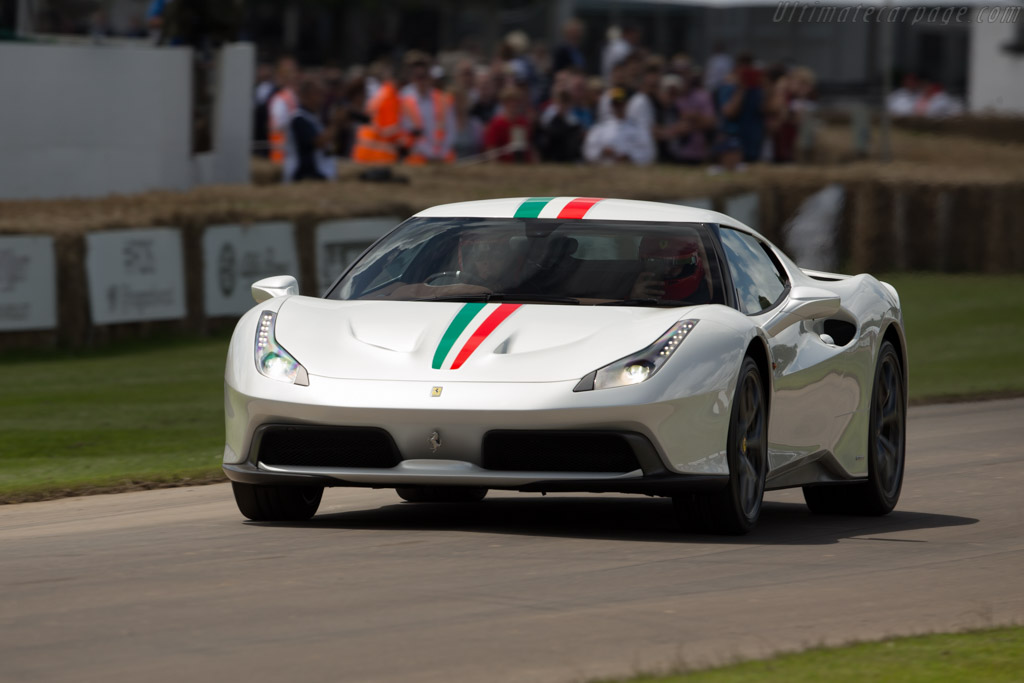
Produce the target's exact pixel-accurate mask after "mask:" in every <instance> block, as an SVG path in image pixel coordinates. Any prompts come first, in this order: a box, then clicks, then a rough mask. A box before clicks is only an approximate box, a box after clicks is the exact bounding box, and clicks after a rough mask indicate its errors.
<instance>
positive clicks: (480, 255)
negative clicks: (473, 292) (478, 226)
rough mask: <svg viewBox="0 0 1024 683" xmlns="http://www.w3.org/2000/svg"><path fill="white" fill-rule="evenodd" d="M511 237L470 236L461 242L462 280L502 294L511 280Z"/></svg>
mask: <svg viewBox="0 0 1024 683" xmlns="http://www.w3.org/2000/svg"><path fill="white" fill-rule="evenodd" d="M510 266H511V263H510V260H509V249H508V235H502V234H498V235H495V234H488V233H482V232H471V233H467V234H464V235H462V237H461V238H460V239H459V271H460V276H459V279H460V280H461V281H462V282H464V283H466V284H472V285H481V286H483V287H487V288H488V289H491V290H492V291H500V290H501V289H502V287H503V286H504V282H505V280H507V279H508V270H509V268H510Z"/></svg>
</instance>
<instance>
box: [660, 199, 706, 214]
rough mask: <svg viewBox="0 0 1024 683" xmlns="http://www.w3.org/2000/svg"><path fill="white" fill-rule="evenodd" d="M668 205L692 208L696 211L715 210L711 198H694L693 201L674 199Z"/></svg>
mask: <svg viewBox="0 0 1024 683" xmlns="http://www.w3.org/2000/svg"><path fill="white" fill-rule="evenodd" d="M666 203H667V204H679V205H680V206H692V207H693V208H695V209H707V210H708V211H712V210H714V208H715V205H714V203H713V202H712V201H711V198H710V197H693V198H691V199H674V200H672V201H669V202H666Z"/></svg>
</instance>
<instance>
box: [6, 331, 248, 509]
mask: <svg viewBox="0 0 1024 683" xmlns="http://www.w3.org/2000/svg"><path fill="white" fill-rule="evenodd" d="M227 342H228V339H227V337H218V338H216V339H205V340H175V341H161V342H135V343H132V344H130V345H118V346H115V347H113V348H109V349H104V350H102V351H92V352H85V353H80V354H59V355H56V356H54V355H53V354H45V355H44V354H42V353H39V352H35V353H22V354H19V355H17V356H15V357H14V358H13V359H8V360H6V361H5V362H3V363H2V364H0V372H3V373H4V375H5V380H4V382H2V383H0V433H2V434H3V435H4V438H3V441H2V443H0V501H6V502H16V501H22V500H36V499H40V498H47V497H56V496H60V495H69V494H75V493H84V492H97V491H117V490H124V489H130V488H152V487H154V486H160V485H168V484H171V483H177V484H180V483H185V482H191V481H210V480H212V479H218V478H220V474H219V472H220V469H219V463H220V455H221V451H222V449H223V434H224V417H223V413H224V408H223V398H222V397H223V389H222V387H223V381H222V379H221V378H222V377H223V376H224V357H225V354H226V353H227Z"/></svg>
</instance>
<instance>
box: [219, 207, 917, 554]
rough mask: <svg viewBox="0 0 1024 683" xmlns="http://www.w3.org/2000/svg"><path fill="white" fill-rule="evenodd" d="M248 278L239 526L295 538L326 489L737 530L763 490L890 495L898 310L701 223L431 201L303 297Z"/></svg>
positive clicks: (872, 506)
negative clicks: (651, 515)
mask: <svg viewBox="0 0 1024 683" xmlns="http://www.w3.org/2000/svg"><path fill="white" fill-rule="evenodd" d="M297 292H298V288H297V286H296V283H295V280H294V278H291V277H288V276H280V277H275V278H268V279H265V280H261V281H260V282H257V283H256V284H254V285H253V296H254V297H255V299H256V301H257V302H258V305H257V306H256V307H255V308H253V309H252V310H251V311H249V312H248V313H246V314H245V315H244V316H242V318H241V320H240V321H239V322H238V326H237V327H236V328H235V332H234V336H233V337H232V340H231V346H230V350H229V352H228V358H227V370H226V373H225V385H226V386H225V393H226V398H225V412H226V422H227V445H226V446H225V448H224V470H225V471H226V472H227V475H228V477H229V478H230V479H231V480H232V485H233V489H234V495H235V500H236V502H237V503H238V507H239V509H240V510H241V512H242V514H243V515H245V516H246V517H248V518H250V519H254V520H301V519H308V518H309V517H311V516H312V515H313V514H315V513H316V510H317V507H318V506H319V504H320V499H321V496H322V494H323V489H324V487H325V486H369V487H376V488H395V489H397V491H398V495H400V496H401V497H402V498H404V499H405V500H407V501H411V502H456V501H459V502H473V501H479V500H481V499H483V497H484V496H485V495H486V493H487V490H488V489H506V490H516V491H534V492H547V491H590V492H619V493H639V494H647V495H655V496H670V497H672V499H673V500H674V503H675V510H676V511H677V514H678V517H679V520H680V522H681V523H682V524H683V525H684V526H685V527H687V528H690V529H694V530H700V531H711V532H717V533H734V534H735V533H745V532H747V531H749V530H750V529H751V528H752V527H753V525H754V524H755V523H756V521H757V519H758V516H759V514H760V511H761V502H762V497H763V494H764V491H765V490H766V489H778V488H786V487H794V486H802V487H803V491H804V497H805V499H806V501H807V504H808V505H809V506H810V507H811V509H812V510H813V511H815V512H834V513H849V514H885V513H887V512H889V511H890V510H892V508H893V506H894V505H895V504H896V501H897V499H898V497H899V494H900V488H901V486H902V481H903V463H904V449H905V434H906V428H905V425H906V419H905V418H906V400H907V392H906V386H907V352H906V345H905V342H904V336H903V319H902V313H901V311H900V303H899V297H898V296H897V294H896V291H895V290H894V289H893V288H892V287H891V286H890V285H888V284H886V283H883V282H879V281H878V280H876V279H875V278H873V277H872V276H870V275H866V274H862V275H856V276H852V277H851V276H845V275H834V274H830V273H821V272H812V271H806V270H801V269H800V268H799V267H798V266H796V265H795V264H794V263H793V262H792V261H791V260H789V259H788V258H787V257H786V255H785V254H783V253H782V252H781V251H779V250H778V249H777V248H776V247H774V246H773V245H771V244H770V243H768V242H767V241H766V240H765V239H764V238H763V237H761V236H760V235H759V234H758V233H757V232H755V231H754V230H752V229H750V228H749V227H747V226H745V225H743V224H742V223H740V222H738V221H736V220H733V219H732V218H730V217H728V216H725V215H723V214H720V213H715V212H713V211H706V210H702V209H696V208H690V207H685V206H677V205H669V204H659V203H653V202H640V201H625V200H618V199H595V198H582V197H557V198H551V197H532V198H518V199H495V200H489V201H476V202H466V203H460V204H450V205H446V206H438V207H435V208H432V209H428V210H426V211H423V212H421V213H419V214H417V215H415V216H413V217H412V218H410V219H409V220H407V221H405V222H404V223H402V224H401V225H399V226H398V227H397V228H395V229H394V230H393V231H392V232H391V233H390V234H388V235H386V236H385V237H383V238H381V239H380V240H378V241H377V242H376V243H375V244H374V245H373V246H371V247H370V248H369V249H367V250H366V252H365V253H363V254H362V256H360V257H359V258H358V259H357V260H356V261H355V262H354V263H353V264H352V265H351V266H350V267H349V268H348V269H347V270H346V271H345V272H344V273H343V274H342V275H341V277H340V278H339V279H338V280H337V282H335V283H334V285H333V286H332V287H331V288H330V290H329V291H328V292H327V294H326V295H325V296H324V297H323V298H314V297H307V296H299V295H298V293H297Z"/></svg>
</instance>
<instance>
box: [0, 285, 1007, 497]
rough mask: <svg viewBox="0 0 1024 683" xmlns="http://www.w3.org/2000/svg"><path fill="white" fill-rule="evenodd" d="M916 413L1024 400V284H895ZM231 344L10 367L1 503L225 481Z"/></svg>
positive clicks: (148, 347)
mask: <svg viewBox="0 0 1024 683" xmlns="http://www.w3.org/2000/svg"><path fill="white" fill-rule="evenodd" d="M885 279H886V280H887V281H889V282H891V283H892V284H893V285H895V286H896V288H897V290H898V291H899V292H900V296H901V299H902V302H903V308H904V315H905V319H906V331H907V338H908V343H909V347H910V353H909V356H910V396H911V400H912V401H913V402H915V403H924V402H931V401H941V400H952V399H954V398H977V397H985V396H1001V395H1021V394H1024V354H1020V353H1019V348H1020V342H1019V340H1020V339H1022V338H1024V297H1021V296H1020V293H1021V292H1024V275H1013V276H974V275H931V274H894V275H891V276H887V277H886V278H885ZM227 341H228V340H227V337H226V336H219V337H216V338H212V339H203V340H195V339H193V340H172V341H160V342H153V341H151V342H133V343H131V344H121V345H117V346H114V347H111V348H107V349H104V350H101V351H91V352H84V353H77V354H70V353H63V354H53V353H44V352H31V353H21V354H12V355H9V356H8V357H7V358H5V359H4V360H2V361H0V372H2V373H3V374H4V376H5V378H4V381H3V382H2V383H0V433H2V434H3V439H2V440H0V502H18V501H24V500H38V499H41V498H51V497H58V496H63V495H73V494H78V493H87V492H100V491H117V490H125V489H131V488H153V487H155V486H166V485H174V484H182V483H198V482H205V481H215V480H219V479H220V478H221V475H220V456H221V451H222V448H223V434H224V425H223V404H222V401H223V399H222V396H223V393H222V392H223V389H222V386H223V382H222V379H221V378H222V377H223V372H224V356H225V353H226V351H227Z"/></svg>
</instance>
